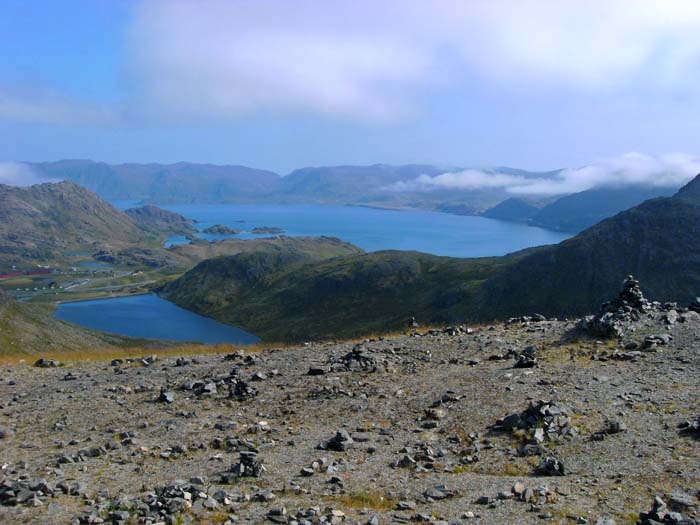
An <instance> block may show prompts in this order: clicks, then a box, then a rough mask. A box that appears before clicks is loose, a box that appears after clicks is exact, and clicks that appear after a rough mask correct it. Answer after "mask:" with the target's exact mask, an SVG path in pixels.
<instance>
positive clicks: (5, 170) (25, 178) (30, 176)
mask: <svg viewBox="0 0 700 525" xmlns="http://www.w3.org/2000/svg"><path fill="white" fill-rule="evenodd" d="M45 182H58V180H57V179H49V178H45V177H42V176H41V175H40V174H38V173H37V172H36V171H34V170H33V169H32V168H31V167H30V166H28V165H27V164H22V163H21V162H0V184H6V185H8V186H32V185H34V184H42V183H45Z"/></svg>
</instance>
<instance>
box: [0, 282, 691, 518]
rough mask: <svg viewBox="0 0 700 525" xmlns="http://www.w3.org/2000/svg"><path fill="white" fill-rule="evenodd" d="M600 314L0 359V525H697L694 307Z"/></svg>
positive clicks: (632, 299)
mask: <svg viewBox="0 0 700 525" xmlns="http://www.w3.org/2000/svg"><path fill="white" fill-rule="evenodd" d="M616 289H617V287H616ZM610 295H614V293H613V292H612V291H611V293H610ZM613 302H614V303H619V306H620V308H621V313H620V315H621V317H620V319H619V321H620V322H621V323H623V325H626V324H627V323H630V322H631V323H632V324H634V328H635V329H634V331H630V330H622V331H621V333H630V334H631V335H626V336H623V337H621V338H617V337H615V338H613V339H604V338H603V336H601V335H600V334H597V333H596V334H588V333H587V332H585V331H583V330H582V329H580V328H577V325H576V324H575V323H573V322H572V323H566V322H553V321H543V320H526V321H520V320H518V321H517V322H512V323H508V324H497V325H493V326H470V327H468V326H453V327H446V328H440V329H434V330H426V329H421V328H418V329H417V330H412V332H411V333H410V334H408V333H407V334H406V335H402V336H391V337H389V336H386V337H381V338H375V339H371V340H358V341H352V342H339V343H328V344H318V343H311V344H308V345H304V346H300V347H290V348H270V347H259V348H255V349H252V350H250V351H246V350H239V351H233V350H232V351H231V352H229V353H224V354H212V355H196V356H188V355H181V356H178V357H177V358H175V357H172V358H162V357H160V358H158V357H157V358H151V357H149V358H145V359H115V360H113V361H111V362H108V361H99V360H98V361H95V360H93V361H85V362H67V363H61V365H63V366H56V365H59V363H55V362H52V361H40V362H39V363H38V365H41V366H14V367H3V368H2V379H0V399H2V400H3V401H2V416H3V417H2V422H1V423H0V448H1V449H2V457H3V469H2V471H1V472H0V522H2V523H37V524H39V523H47V522H49V521H47V512H49V513H50V514H49V515H48V516H50V518H48V520H50V523H52V524H54V523H55V524H72V523H79V524H89V523H119V524H127V523H134V524H145V523H153V524H155V523H164V524H167V523H171V524H175V523H191V524H195V523H201V524H207V523H218V524H222V525H234V524H238V523H240V524H243V523H245V524H265V523H268V524H289V525H291V524H299V525H301V524H303V525H309V524H323V523H325V524H336V525H376V524H380V525H382V524H401V523H406V524H408V523H424V524H434V525H469V524H489V525H512V524H516V523H517V524H526V525H529V524H533V525H534V524H541V523H546V524H558V525H559V524H561V525H569V524H577V523H578V524H585V523H589V524H596V525H612V524H615V525H633V524H639V525H658V524H668V525H670V524H684V525H697V524H698V523H700V521H699V520H700V504H699V501H698V496H699V495H700V494H698V487H700V446H699V442H698V439H697V438H698V437H700V423H699V421H700V420H699V419H698V418H699V413H698V406H697V392H698V389H699V388H700V343H699V341H700V316H699V315H698V314H697V313H696V312H694V311H688V310H685V309H680V308H677V307H675V306H673V305H665V306H661V305H654V304H653V303H650V302H649V301H646V300H645V299H644V298H643V297H640V296H639V294H638V293H637V292H636V291H635V289H634V287H629V288H626V293H625V295H624V297H620V298H618V300H616V301H613ZM638 307H639V308H638ZM698 308H700V304H699V305H698ZM615 315H617V314H615ZM625 316H626V317H627V320H625ZM632 318H634V320H632Z"/></svg>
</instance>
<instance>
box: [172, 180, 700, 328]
mask: <svg viewBox="0 0 700 525" xmlns="http://www.w3.org/2000/svg"><path fill="white" fill-rule="evenodd" d="M251 257H253V255H250V254H249V255H246V256H245V257H241V256H233V257H227V258H219V259H216V260H213V261H207V262H205V263H202V264H200V265H198V266H196V267H195V268H193V269H192V270H190V271H189V272H187V273H186V274H185V275H184V276H183V277H182V278H180V279H178V280H176V281H174V282H171V283H169V284H168V285H167V286H166V287H165V288H163V289H162V293H164V294H165V295H166V297H167V298H168V299H171V300H173V301H175V302H176V303H178V304H180V305H182V306H185V307H187V308H191V309H193V310H195V311H197V312H200V313H202V314H204V315H209V316H212V317H215V318H217V319H220V320H221V321H224V322H228V323H231V324H235V325H237V326H241V327H243V328H245V329H247V330H251V331H253V332H255V333H256V334H258V335H259V336H261V337H263V338H264V339H268V340H294V341H299V340H304V339H315V338H324V337H325V338H328V337H353V336H361V335H365V334H368V333H373V332H382V331H387V330H392V329H402V328H403V327H404V326H405V322H406V320H407V319H408V318H409V317H410V316H416V317H417V318H418V319H419V320H420V321H421V322H423V323H428V324H432V323H440V324H444V323H453V322H455V323H456V322H464V321H467V322H475V321H487V320H493V319H504V318H507V317H510V316H519V315H523V314H534V313H542V314H545V315H548V316H569V315H579V314H586V313H590V312H593V311H595V310H596V309H597V308H598V306H599V305H600V304H601V303H602V302H603V301H604V300H606V299H608V298H609V295H610V291H611V290H615V289H617V288H619V286H620V284H621V283H622V281H623V279H624V278H625V276H627V275H628V274H634V275H635V276H636V277H638V278H639V279H640V280H641V282H642V286H643V288H644V291H645V292H646V293H648V294H649V296H651V297H654V298H657V299H659V300H664V301H678V302H680V303H681V304H689V303H690V302H691V300H692V299H694V297H695V296H696V295H698V294H700V176H698V178H696V179H695V180H694V181H692V182H691V183H690V184H688V185H687V186H686V187H684V188H683V189H681V190H680V191H679V192H678V193H677V194H676V195H675V196H674V197H670V198H657V199H652V200H649V201H646V202H644V203H642V204H641V205H639V206H636V207H633V208H631V209H629V210H627V211H624V212H621V213H619V214H617V215H615V216H614V217H612V218H609V219H607V220H604V221H603V222H601V223H599V224H598V225H596V226H593V227H591V228H589V229H587V230H586V231H584V232H583V233H581V234H579V235H577V236H575V237H573V238H571V239H569V240H567V241H564V242H562V243H560V244H558V245H555V246H543V247H538V248H530V249H528V250H524V251H522V252H518V253H515V254H511V255H508V256H505V257H493V258H484V259H456V258H450V257H436V256H432V255H426V254H421V253H416V252H399V251H384V252H374V253H366V254H352V255H348V256H340V257H335V258H331V259H324V260H321V261H319V260H313V261H310V260H304V259H303V258H297V259H294V260H293V261H288V260H285V259H281V258H277V259H275V264H266V265H262V266H260V265H257V266H256V272H255V279H253V280H251V279H250V278H249V277H248V275H247V274H246V268H248V267H249V266H250V258H251ZM259 257H263V258H265V257H267V255H265V254H262V255H259Z"/></svg>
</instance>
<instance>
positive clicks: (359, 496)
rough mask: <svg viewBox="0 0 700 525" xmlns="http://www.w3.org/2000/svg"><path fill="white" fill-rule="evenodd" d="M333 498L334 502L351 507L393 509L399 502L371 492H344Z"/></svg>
mask: <svg viewBox="0 0 700 525" xmlns="http://www.w3.org/2000/svg"><path fill="white" fill-rule="evenodd" d="M331 499H332V501H333V502H335V503H337V504H339V505H342V506H343V507H345V508H350V509H373V510H393V509H395V508H396V504H397V503H398V500H395V499H391V498H387V497H386V496H383V495H381V494H375V493H370V492H357V493H355V494H343V495H342V496H338V497H336V498H331Z"/></svg>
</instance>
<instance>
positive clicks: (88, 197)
mask: <svg viewBox="0 0 700 525" xmlns="http://www.w3.org/2000/svg"><path fill="white" fill-rule="evenodd" d="M146 239H147V234H146V232H144V231H143V230H141V229H140V228H139V227H138V226H137V225H136V224H135V223H134V222H133V221H132V220H131V219H130V218H129V216H128V215H126V214H125V213H123V212H121V211H120V210H118V209H116V208H115V207H114V206H112V205H110V204H109V203H107V202H106V201H104V200H102V199H101V198H99V197H98V196H97V195H95V194H94V193H92V192H91V191H89V190H87V189H85V188H82V187H80V186H78V185H77V184H75V183H73V182H60V183H47V184H38V185H35V186H30V187H27V188H18V187H14V186H5V185H0V264H4V265H9V264H25V263H26V262H28V261H29V262H41V263H44V264H52V263H55V262H56V261H58V260H61V259H63V258H64V257H65V256H66V255H67V254H68V253H69V252H71V251H76V250H82V251H85V250H87V251H91V250H93V251H97V250H99V249H102V248H104V247H105V246H114V247H119V246H124V245H130V244H131V245H133V244H139V243H143V242H145V241H146Z"/></svg>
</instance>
